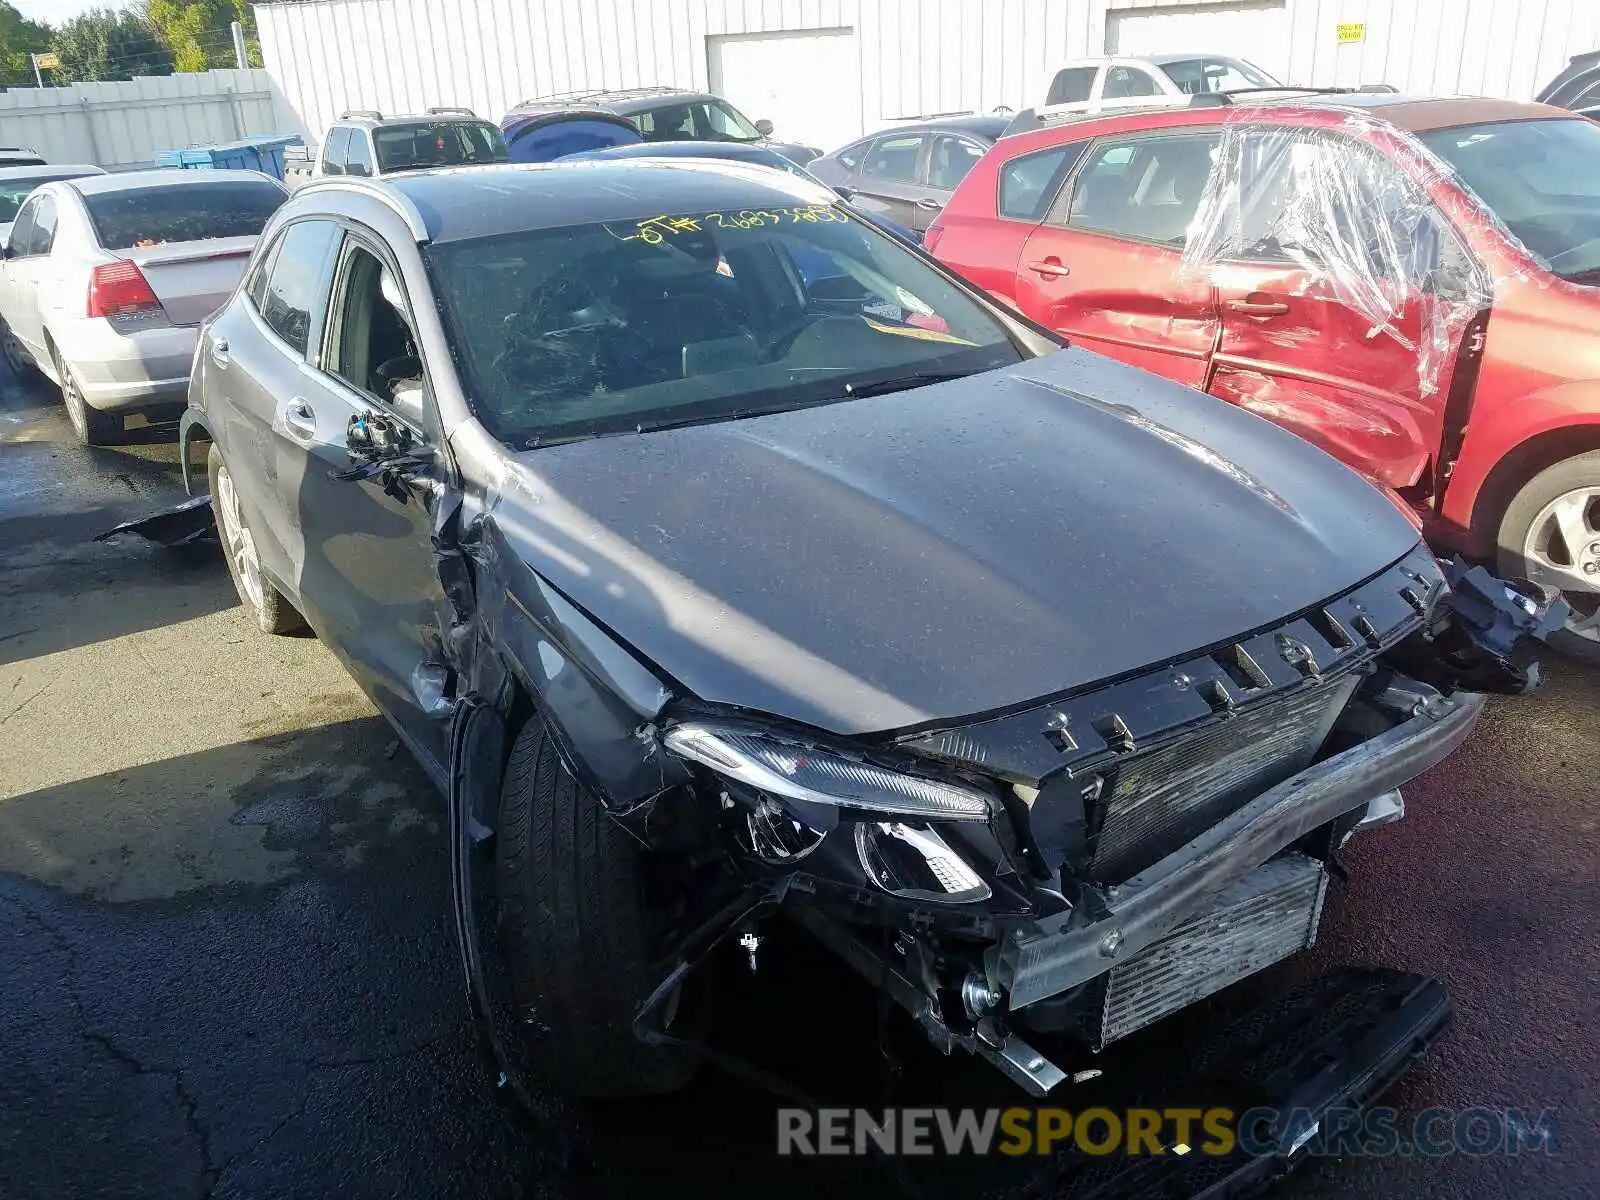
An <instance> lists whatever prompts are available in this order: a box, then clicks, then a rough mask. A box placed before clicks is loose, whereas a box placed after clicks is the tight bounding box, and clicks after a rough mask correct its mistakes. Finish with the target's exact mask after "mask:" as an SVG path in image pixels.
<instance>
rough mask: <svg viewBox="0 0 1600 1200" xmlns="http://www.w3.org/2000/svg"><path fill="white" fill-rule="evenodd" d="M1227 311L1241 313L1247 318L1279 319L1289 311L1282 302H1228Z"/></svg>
mask: <svg viewBox="0 0 1600 1200" xmlns="http://www.w3.org/2000/svg"><path fill="white" fill-rule="evenodd" d="M1228 311H1229V312H1236V313H1243V314H1244V315H1245V316H1247V317H1281V316H1283V315H1284V314H1285V313H1286V312H1288V311H1289V306H1288V305H1287V304H1285V303H1284V302H1283V301H1282V300H1252V299H1249V298H1246V299H1244V300H1229V301H1228Z"/></svg>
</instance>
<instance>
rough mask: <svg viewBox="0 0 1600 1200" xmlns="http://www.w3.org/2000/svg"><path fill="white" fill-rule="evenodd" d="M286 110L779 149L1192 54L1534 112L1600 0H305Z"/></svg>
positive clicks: (284, 17) (287, 12) (1588, 37)
mask: <svg viewBox="0 0 1600 1200" xmlns="http://www.w3.org/2000/svg"><path fill="white" fill-rule="evenodd" d="M256 16H257V20H258V22H259V24H260V30H261V45H262V50H263V52H264V54H265V56H266V63H267V69H268V71H269V72H270V73H271V74H272V76H273V80H274V83H275V86H276V88H277V89H278V90H279V92H280V93H281V94H280V96H279V100H280V106H281V107H283V108H286V109H287V110H288V111H291V112H293V113H294V114H296V116H297V117H298V119H299V120H300V121H301V122H302V123H303V130H302V131H304V132H307V133H309V134H311V136H312V137H313V138H316V137H317V136H318V135H319V134H320V131H321V130H322V129H323V128H324V127H325V126H326V125H327V123H328V122H329V121H330V120H332V119H333V118H335V117H336V116H337V115H338V114H339V112H340V111H341V110H343V109H346V108H379V109H382V110H383V111H385V112H391V111H394V112H403V111H420V110H421V109H423V108H426V107H427V106H428V105H431V104H466V105H470V106H472V107H473V108H475V109H476V110H477V111H478V112H479V113H480V114H482V115H485V116H489V117H492V118H495V119H498V118H499V117H500V116H501V115H503V114H504V113H505V111H506V110H507V109H508V108H509V107H510V106H512V105H513V104H515V103H516V102H517V101H518V100H521V99H523V98H525V97H529V96H534V95H539V94H542V93H550V92H564V91H572V90H577V89H583V88H598V87H631V86H639V85H645V84H658V83H659V84H675V85H680V86H686V87H697V88H709V89H711V90H713V91H716V92H720V93H721V94H723V95H725V96H726V97H727V98H728V99H730V100H732V101H733V102H734V103H735V104H736V105H738V106H739V107H740V108H741V109H743V110H744V112H745V113H746V114H747V115H748V116H750V117H751V118H752V119H759V118H762V117H766V118H769V119H770V120H772V121H773V122H774V123H775V124H776V126H777V131H778V134H779V136H781V137H783V138H785V139H786V140H787V139H796V140H805V141H811V142H815V143H817V144H820V145H823V146H824V147H827V148H832V147H834V146H837V145H839V144H841V143H843V142H845V141H847V140H848V139H850V138H852V137H854V136H855V135H857V134H858V133H860V132H862V131H864V130H868V129H873V128H876V127H878V126H880V125H883V124H887V123H889V122H892V121H897V120H904V119H907V118H911V117H916V116H921V115H927V114H932V113H946V112H953V111H962V110H974V109H975V110H987V109H990V108H993V107H995V106H997V105H1002V104H1004V105H1010V106H1011V107H1013V108H1023V107H1026V106H1028V105H1030V104H1034V103H1037V102H1038V101H1039V100H1040V99H1042V97H1043V94H1044V91H1045V89H1046V86H1047V84H1048V81H1049V78H1050V75H1051V74H1052V73H1053V70H1054V66H1055V64H1056V63H1058V62H1060V61H1061V60H1063V59H1066V58H1075V57H1081V56H1086V55H1096V54H1103V53H1107V52H1111V51H1115V52H1121V53H1124V54H1141V53H1157V52H1164V51H1171V50H1180V51H1181V50H1207V51H1211V52H1214V53H1225V54H1234V55H1238V56H1240V57H1244V58H1248V59H1251V60H1253V61H1254V62H1256V63H1257V64H1258V65H1260V66H1262V67H1264V68H1265V69H1267V70H1268V71H1269V72H1271V73H1273V74H1275V75H1277V76H1278V77H1280V78H1282V79H1284V80H1286V81H1287V82H1291V83H1299V84H1311V85H1332V84H1341V85H1342V84H1360V83H1379V82H1382V83H1390V84H1394V85H1395V86H1397V87H1399V88H1400V89H1401V90H1403V91H1417V92H1442V93H1452V92H1466V93H1479V94H1485V95H1497V96H1510V97H1513V98H1524V99H1525V98H1528V97H1531V96H1532V95H1533V93H1534V92H1535V91H1536V90H1537V89H1538V87H1539V86H1540V84H1542V83H1543V82H1544V81H1545V80H1547V79H1548V78H1550V77H1551V76H1553V75H1554V74H1555V73H1556V72H1557V71H1558V70H1559V69H1560V68H1561V67H1562V66H1563V65H1564V64H1565V63H1566V61H1567V59H1568V58H1569V57H1570V56H1571V55H1572V54H1575V53H1578V52H1580V51H1583V50H1591V49H1596V48H1600V0H1181V2H1174V0H303V2H296V3H278V4H262V5H258V6H257V8H256Z"/></svg>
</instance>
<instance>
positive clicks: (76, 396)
mask: <svg viewBox="0 0 1600 1200" xmlns="http://www.w3.org/2000/svg"><path fill="white" fill-rule="evenodd" d="M56 375H57V377H58V378H60V380H61V402H62V403H63V404H64V405H66V409H67V419H68V420H69V421H71V422H72V428H73V430H74V432H76V433H77V435H78V439H79V440H80V441H84V442H87V441H88V440H89V414H88V413H87V412H85V411H84V399H83V393H82V392H80V391H79V390H78V381H77V380H76V379H74V378H73V377H72V372H71V371H69V370H67V364H66V363H64V362H62V361H61V356H60V355H59V354H58V355H56Z"/></svg>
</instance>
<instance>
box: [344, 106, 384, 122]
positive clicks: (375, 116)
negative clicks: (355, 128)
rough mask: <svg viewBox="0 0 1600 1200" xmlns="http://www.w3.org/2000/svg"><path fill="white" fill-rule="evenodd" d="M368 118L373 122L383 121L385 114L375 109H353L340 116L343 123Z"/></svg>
mask: <svg viewBox="0 0 1600 1200" xmlns="http://www.w3.org/2000/svg"><path fill="white" fill-rule="evenodd" d="M362 118H367V119H370V120H373V121H381V120H383V114H382V113H381V112H379V111H378V110H377V109H375V108H352V109H348V110H346V111H345V112H342V113H340V114H339V120H341V121H355V120H359V119H362Z"/></svg>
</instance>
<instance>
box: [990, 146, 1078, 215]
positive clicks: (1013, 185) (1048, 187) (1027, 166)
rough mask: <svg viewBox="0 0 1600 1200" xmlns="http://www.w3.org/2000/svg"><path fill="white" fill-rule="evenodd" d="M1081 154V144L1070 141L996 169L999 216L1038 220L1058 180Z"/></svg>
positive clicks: (1045, 210) (1022, 157) (1054, 195)
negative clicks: (998, 179)
mask: <svg viewBox="0 0 1600 1200" xmlns="http://www.w3.org/2000/svg"><path fill="white" fill-rule="evenodd" d="M1082 153H1083V143H1082V142H1073V143H1071V144H1070V145H1066V146H1056V147H1054V148H1053V149H1050V150H1040V151H1037V152H1035V153H1033V154H1024V155H1022V156H1021V157H1018V158H1013V159H1012V160H1011V161H1010V162H1008V163H1006V164H1005V166H1003V167H1001V168H1000V195H999V198H998V205H997V207H998V209H999V212H1000V215H1001V216H1002V217H1010V218H1012V219H1013V220H1018V221H1042V220H1044V214H1045V213H1046V212H1047V211H1049V208H1050V204H1051V202H1052V201H1054V200H1055V198H1056V192H1057V191H1058V190H1059V189H1060V187H1061V180H1062V179H1063V178H1064V177H1065V176H1066V174H1067V172H1068V171H1070V170H1072V164H1073V163H1075V162H1077V161H1078V156H1079V155H1080V154H1082Z"/></svg>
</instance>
